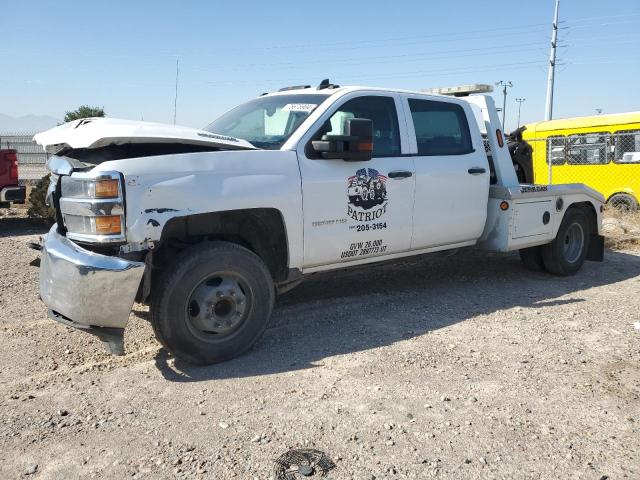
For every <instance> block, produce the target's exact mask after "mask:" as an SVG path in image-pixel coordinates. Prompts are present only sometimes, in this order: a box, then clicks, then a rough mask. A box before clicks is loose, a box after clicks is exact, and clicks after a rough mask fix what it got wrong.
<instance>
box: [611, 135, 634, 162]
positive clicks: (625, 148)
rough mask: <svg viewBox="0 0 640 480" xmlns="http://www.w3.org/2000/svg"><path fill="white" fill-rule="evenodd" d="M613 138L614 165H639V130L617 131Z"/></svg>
mask: <svg viewBox="0 0 640 480" xmlns="http://www.w3.org/2000/svg"><path fill="white" fill-rule="evenodd" d="M613 138H614V145H615V147H614V151H615V157H614V161H615V162H616V163H640V130H619V131H617V132H616V133H615V135H614V137H613Z"/></svg>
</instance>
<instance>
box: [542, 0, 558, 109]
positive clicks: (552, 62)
mask: <svg viewBox="0 0 640 480" xmlns="http://www.w3.org/2000/svg"><path fill="white" fill-rule="evenodd" d="M559 9H560V0H556V11H555V14H554V16H553V30H552V31H551V53H549V76H548V77H547V106H546V108H545V111H544V119H545V120H551V119H552V118H553V81H554V77H555V74H556V47H557V45H558V10H559Z"/></svg>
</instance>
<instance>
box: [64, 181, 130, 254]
mask: <svg viewBox="0 0 640 480" xmlns="http://www.w3.org/2000/svg"><path fill="white" fill-rule="evenodd" d="M120 178H121V176H120V174H119V173H118V172H99V173H98V174H97V175H96V174H92V173H75V174H72V175H70V176H64V177H62V184H61V197H60V212H61V213H62V218H63V220H64V226H65V228H66V229H67V237H69V238H70V239H72V240H77V241H80V242H87V243H108V242H123V241H124V240H125V234H124V232H125V228H124V227H125V225H124V201H123V199H124V196H123V191H122V184H121V181H120Z"/></svg>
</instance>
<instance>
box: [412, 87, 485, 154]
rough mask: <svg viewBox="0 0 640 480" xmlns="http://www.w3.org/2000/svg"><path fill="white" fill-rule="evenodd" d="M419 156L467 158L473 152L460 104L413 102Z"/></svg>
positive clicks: (465, 117) (430, 101)
mask: <svg viewBox="0 0 640 480" xmlns="http://www.w3.org/2000/svg"><path fill="white" fill-rule="evenodd" d="M409 109H410V110H411V117H412V118H413V127H414V129H415V131H416V141H417V142H418V155H464V154H465V153H470V152H472V151H473V147H472V146H471V135H470V133H469V124H468V123H467V116H466V115H465V113H464V110H463V109H462V107H461V106H460V105H457V104H455V103H449V102H436V101H432V100H417V99H409Z"/></svg>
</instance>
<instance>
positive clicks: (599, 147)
mask: <svg viewBox="0 0 640 480" xmlns="http://www.w3.org/2000/svg"><path fill="white" fill-rule="evenodd" d="M608 145H609V134H608V133H607V132H598V133H583V134H577V135H569V136H568V137H567V163H569V164H570V165H605V164H607V163H609V159H608V158H607V146H608Z"/></svg>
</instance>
